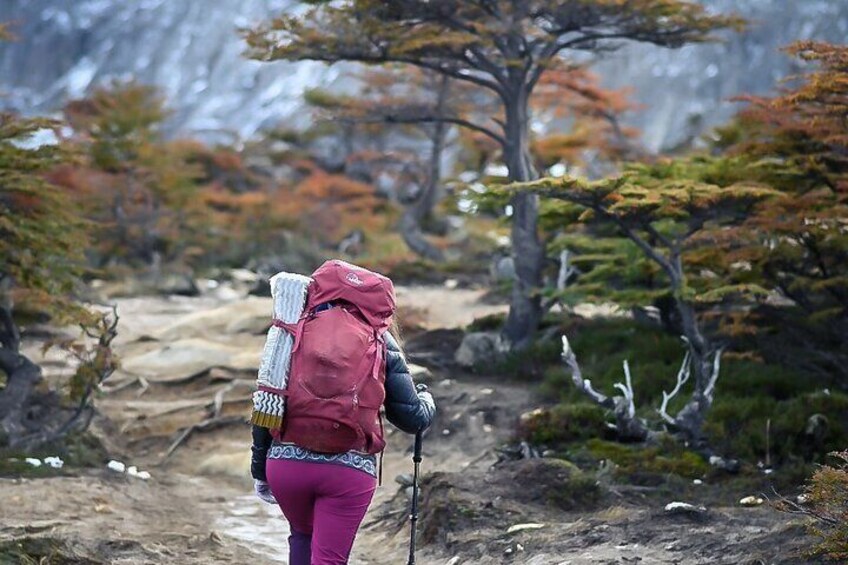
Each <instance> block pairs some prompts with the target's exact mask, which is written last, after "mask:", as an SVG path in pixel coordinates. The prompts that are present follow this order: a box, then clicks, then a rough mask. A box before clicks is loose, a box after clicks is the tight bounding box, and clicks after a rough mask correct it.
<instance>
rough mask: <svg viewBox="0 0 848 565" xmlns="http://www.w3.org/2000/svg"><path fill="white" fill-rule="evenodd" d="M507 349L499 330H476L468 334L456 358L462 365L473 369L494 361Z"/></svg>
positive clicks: (457, 351)
mask: <svg viewBox="0 0 848 565" xmlns="http://www.w3.org/2000/svg"><path fill="white" fill-rule="evenodd" d="M506 350H507V346H506V344H505V343H504V341H503V338H502V337H501V336H500V334H499V333H497V332H475V333H470V334H468V335H466V336H465V337H464V338H463V340H462V344H460V346H459V349H457V350H456V354H455V355H454V360H455V361H456V362H457V364H459V365H460V366H462V367H465V368H467V369H473V368H475V367H480V366H482V365H485V364H486V363H493V362H495V361H497V360H498V358H499V357H501V356H502V355H503V354H504V352H505V351H506Z"/></svg>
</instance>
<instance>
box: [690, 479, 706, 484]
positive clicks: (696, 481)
mask: <svg viewBox="0 0 848 565" xmlns="http://www.w3.org/2000/svg"><path fill="white" fill-rule="evenodd" d="M692 484H693V485H702V484H704V481H702V480H701V479H695V480H694V481H692Z"/></svg>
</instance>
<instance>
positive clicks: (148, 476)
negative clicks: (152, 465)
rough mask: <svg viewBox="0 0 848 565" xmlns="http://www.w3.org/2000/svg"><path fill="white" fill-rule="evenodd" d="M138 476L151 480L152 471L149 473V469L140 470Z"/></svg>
mask: <svg viewBox="0 0 848 565" xmlns="http://www.w3.org/2000/svg"><path fill="white" fill-rule="evenodd" d="M136 477H137V478H139V479H141V480H142V481H148V480H150V473H148V472H147V471H139V472H138V474H137V475H136Z"/></svg>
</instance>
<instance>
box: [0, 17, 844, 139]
mask: <svg viewBox="0 0 848 565" xmlns="http://www.w3.org/2000/svg"><path fill="white" fill-rule="evenodd" d="M702 2H703V3H704V4H706V5H707V6H708V7H709V9H711V10H713V11H720V12H731V11H732V12H736V13H738V14H740V15H742V16H744V17H746V18H748V20H749V21H750V26H749V29H748V31H747V32H745V33H744V34H727V35H725V36H724V38H725V39H726V41H724V42H720V43H714V44H709V45H699V46H688V47H684V48H682V49H679V50H663V49H658V48H655V47H652V46H647V45H629V46H627V47H625V48H624V49H623V50H621V51H620V52H618V53H615V54H611V55H609V56H608V57H607V58H606V59H605V60H604V61H602V62H601V63H600V64H599V65H598V66H597V67H596V69H597V71H598V72H599V73H600V74H601V76H602V77H603V79H604V82H605V83H606V84H607V85H609V86H633V87H634V97H635V98H636V101H637V102H639V103H641V104H643V105H644V108H643V110H641V111H640V112H637V113H635V114H634V116H633V117H632V118H631V120H630V121H631V123H632V125H635V126H637V127H640V128H642V129H643V131H644V139H645V142H646V143H647V144H648V146H649V147H650V148H651V149H659V148H663V147H671V146H674V145H676V144H678V143H680V142H682V141H685V140H687V139H690V138H692V137H693V136H696V135H697V134H699V133H700V132H703V131H704V130H705V129H706V128H708V127H709V126H713V125H716V124H718V123H720V122H722V121H724V120H725V119H726V118H727V117H729V116H730V115H732V113H733V110H734V107H733V104H731V103H730V102H727V100H728V98H730V97H732V96H734V95H738V94H741V93H764V92H769V91H770V90H771V89H772V88H773V86H774V84H775V81H776V80H778V79H780V78H781V77H783V76H786V75H787V74H788V73H790V72H791V71H792V70H793V69H792V67H791V65H792V62H791V61H790V60H789V59H788V58H787V57H785V56H784V55H783V54H781V53H780V52H779V51H778V49H779V48H780V47H781V46H783V45H786V44H788V43H790V42H792V41H796V40H798V39H822V40H829V41H837V42H839V41H843V40H844V37H845V36H846V35H848V2H842V1H838V2H837V1H833V0H804V1H795V2H789V1H787V0H702ZM296 4H297V3H296V2H294V1H293V0H181V1H179V2H175V1H170V0H74V1H73V2H68V1H67V0H3V2H0V21H13V22H18V24H17V27H16V28H15V31H16V33H17V35H18V36H19V37H20V41H18V42H15V43H6V44H0V92H3V94H4V95H7V96H6V98H5V99H4V100H3V102H2V104H5V105H7V106H11V107H13V108H16V109H19V110H23V111H26V112H45V111H52V110H55V109H57V108H60V107H61V105H62V102H63V101H64V100H66V99H67V98H68V97H77V96H80V95H82V94H84V93H85V92H87V91H88V90H90V89H91V88H92V87H93V86H94V85H97V84H100V83H103V82H106V81H109V80H110V79H113V78H121V77H127V76H135V77H136V78H137V79H138V80H139V81H141V82H144V83H149V84H157V85H159V86H161V87H162V88H163V90H164V92H165V94H166V95H167V97H168V99H169V100H170V101H171V104H172V105H173V106H174V110H175V112H174V115H173V117H172V119H171V122H170V127H171V130H172V133H176V132H178V133H180V134H184V133H185V134H191V135H195V136H200V137H205V138H206V139H208V140H213V141H232V138H233V137H235V138H238V139H243V138H245V137H249V136H251V135H253V134H254V133H255V132H256V131H257V130H258V129H260V128H262V127H263V126H266V125H269V124H271V123H279V122H282V123H284V124H285V125H286V126H287V127H297V126H303V125H305V124H306V123H307V120H308V112H303V102H302V94H303V91H304V89H306V88H310V87H314V86H317V85H321V86H323V87H328V88H330V89H332V90H336V91H340V90H344V88H345V86H346V81H344V80H343V79H341V78H340V68H339V67H326V66H324V65H321V64H318V63H309V62H304V63H298V64H289V63H273V64H267V63H263V64H260V63H257V62H254V61H247V60H245V59H244V58H243V57H242V52H243V50H244V44H243V42H242V41H241V39H240V38H239V36H238V34H237V31H236V30H237V28H238V27H241V26H247V25H249V24H251V23H252V22H255V21H258V20H261V19H265V18H268V17H269V16H272V15H275V14H279V13H280V12H281V11H294V10H296V9H297V8H295V7H294V6H295V5H296Z"/></svg>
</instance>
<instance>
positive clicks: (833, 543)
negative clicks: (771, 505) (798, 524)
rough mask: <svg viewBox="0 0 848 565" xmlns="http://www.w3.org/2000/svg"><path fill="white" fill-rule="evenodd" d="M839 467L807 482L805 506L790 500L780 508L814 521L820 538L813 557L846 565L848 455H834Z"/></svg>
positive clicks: (812, 526) (829, 467) (814, 530)
mask: <svg viewBox="0 0 848 565" xmlns="http://www.w3.org/2000/svg"><path fill="white" fill-rule="evenodd" d="M831 456H832V459H833V460H835V463H834V464H832V465H824V466H822V467H820V468H819V469H818V470H817V471H816V472H815V473H814V474H813V476H812V477H811V478H810V479H809V480H808V481H807V485H806V488H805V489H804V498H806V501H805V503H804V505H803V506H800V505H798V504H795V503H794V502H790V501H788V500H786V499H783V500H781V501H778V503H777V508H778V509H780V510H783V511H786V512H791V513H793V514H801V515H805V516H807V517H809V518H810V521H809V525H808V530H809V532H810V533H811V534H812V535H813V536H815V537H816V538H818V542H817V543H816V544H815V545H814V546H813V548H812V549H811V551H810V555H811V556H818V557H823V558H824V559H826V560H828V561H833V562H837V563H845V561H846V560H848V452H846V451H841V452H833V453H831Z"/></svg>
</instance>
